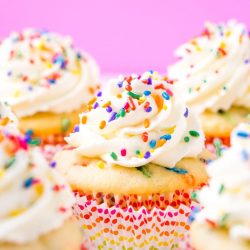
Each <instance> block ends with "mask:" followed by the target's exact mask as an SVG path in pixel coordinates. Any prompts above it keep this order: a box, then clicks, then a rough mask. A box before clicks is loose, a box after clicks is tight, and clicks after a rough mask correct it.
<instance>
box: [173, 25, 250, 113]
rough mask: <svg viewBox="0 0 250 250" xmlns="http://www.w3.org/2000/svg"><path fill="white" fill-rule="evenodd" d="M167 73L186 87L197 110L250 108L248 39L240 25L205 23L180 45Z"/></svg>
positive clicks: (249, 41) (244, 29)
mask: <svg viewBox="0 0 250 250" xmlns="http://www.w3.org/2000/svg"><path fill="white" fill-rule="evenodd" d="M176 55H177V56H178V57H180V60H179V61H178V62H177V63H176V64H174V65H172V66H170V67H169V70H168V73H169V76H170V77H171V78H172V79H174V80H177V82H178V83H180V84H181V85H182V86H183V87H184V88H185V89H186V98H187V102H188V104H189V105H191V106H192V108H195V109H196V110H197V111H198V112H203V111H204V110H206V109H210V110H212V111H218V110H219V109H223V110H227V109H229V108H230V107H231V106H232V105H236V106H243V107H246V108H250V57H249V55H250V39H249V35H248V31H247V29H246V27H245V25H244V24H242V23H238V22H236V21H235V20H231V21H229V22H228V23H226V24H218V25H217V24H213V23H206V24H205V30H204V32H203V34H202V35H201V36H198V37H196V38H194V39H192V40H191V41H189V42H187V43H185V44H183V45H182V46H180V47H179V48H178V49H177V51H176Z"/></svg>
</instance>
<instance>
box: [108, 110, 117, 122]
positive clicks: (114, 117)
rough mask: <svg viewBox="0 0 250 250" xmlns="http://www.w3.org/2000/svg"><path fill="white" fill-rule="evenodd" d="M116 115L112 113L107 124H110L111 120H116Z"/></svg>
mask: <svg viewBox="0 0 250 250" xmlns="http://www.w3.org/2000/svg"><path fill="white" fill-rule="evenodd" d="M116 115H117V113H116V112H113V113H112V115H111V117H110V118H109V120H108V122H112V121H113V120H115V119H116Z"/></svg>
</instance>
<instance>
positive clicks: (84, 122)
mask: <svg viewBox="0 0 250 250" xmlns="http://www.w3.org/2000/svg"><path fill="white" fill-rule="evenodd" d="M86 123H87V116H85V115H84V116H83V117H82V124H86Z"/></svg>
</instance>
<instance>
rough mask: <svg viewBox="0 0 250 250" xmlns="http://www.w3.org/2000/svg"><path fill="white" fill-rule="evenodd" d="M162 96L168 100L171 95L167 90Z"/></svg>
mask: <svg viewBox="0 0 250 250" xmlns="http://www.w3.org/2000/svg"><path fill="white" fill-rule="evenodd" d="M162 97H163V98H164V99H165V100H167V101H168V100H169V99H170V97H169V95H168V93H167V92H162Z"/></svg>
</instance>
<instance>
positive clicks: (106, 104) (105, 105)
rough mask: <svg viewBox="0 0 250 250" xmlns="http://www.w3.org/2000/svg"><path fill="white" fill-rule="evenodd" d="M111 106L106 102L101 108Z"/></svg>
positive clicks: (109, 102)
mask: <svg viewBox="0 0 250 250" xmlns="http://www.w3.org/2000/svg"><path fill="white" fill-rule="evenodd" d="M110 104H111V101H108V102H106V103H104V104H103V105H102V107H103V108H107V107H108V106H109V105H110Z"/></svg>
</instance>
